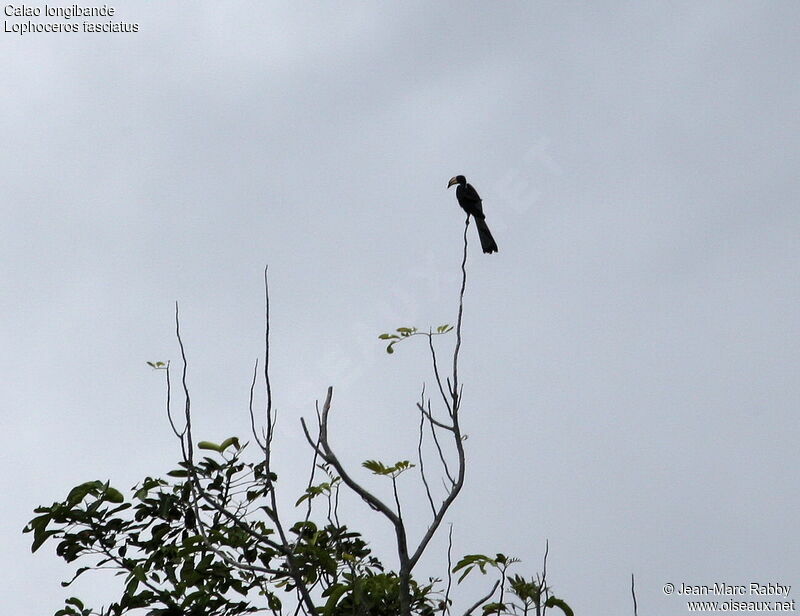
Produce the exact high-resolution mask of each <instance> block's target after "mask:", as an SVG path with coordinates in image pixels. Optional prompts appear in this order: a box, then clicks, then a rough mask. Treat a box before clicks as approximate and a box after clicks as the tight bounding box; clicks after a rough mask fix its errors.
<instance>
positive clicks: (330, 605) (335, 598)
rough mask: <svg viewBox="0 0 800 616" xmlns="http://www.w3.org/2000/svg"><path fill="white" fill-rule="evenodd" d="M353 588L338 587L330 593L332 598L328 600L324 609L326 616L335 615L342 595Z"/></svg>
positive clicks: (342, 585)
mask: <svg viewBox="0 0 800 616" xmlns="http://www.w3.org/2000/svg"><path fill="white" fill-rule="evenodd" d="M350 588H351V586H349V585H347V586H345V585H344V584H340V585H337V586H335V587H334V588H333V590H332V591H330V596H329V597H328V600H327V601H326V602H325V607H324V608H322V613H323V614H325V616H329V615H330V614H333V613H334V609H335V608H336V604H337V603H339V599H341V598H342V595H343V594H344V593H346V592H347V591H348V590H350Z"/></svg>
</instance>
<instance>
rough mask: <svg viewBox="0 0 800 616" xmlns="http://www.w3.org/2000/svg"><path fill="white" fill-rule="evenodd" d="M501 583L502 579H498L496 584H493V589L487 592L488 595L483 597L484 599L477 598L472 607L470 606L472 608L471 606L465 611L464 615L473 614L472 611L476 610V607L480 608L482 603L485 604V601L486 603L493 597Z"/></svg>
mask: <svg viewBox="0 0 800 616" xmlns="http://www.w3.org/2000/svg"><path fill="white" fill-rule="evenodd" d="M499 585H500V580H497V581H496V582H495V583H494V586H492V589H491V590H490V591H489V592H488V593H486V596H485V597H483V598H482V599H478V600H477V601H476V602H475V603H473V604H472V607H470V608H469V609H468V610H467V611H466V612H464V616H469V615H470V614H472V612H474V611H475V610H476V609H478V608H479V607H480V606H481V605H483V604H484V603H486V602H487V601H488V600H489V599H491V598H492V595H493V594H494V592H495V591H496V590H497V587H498V586H499Z"/></svg>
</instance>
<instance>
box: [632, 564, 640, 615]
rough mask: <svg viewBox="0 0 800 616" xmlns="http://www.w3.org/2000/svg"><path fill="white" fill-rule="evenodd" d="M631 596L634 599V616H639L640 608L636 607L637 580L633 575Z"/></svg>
mask: <svg viewBox="0 0 800 616" xmlns="http://www.w3.org/2000/svg"><path fill="white" fill-rule="evenodd" d="M631 596H632V597H633V616H639V608H638V606H637V605H636V580H635V579H634V577H633V573H631Z"/></svg>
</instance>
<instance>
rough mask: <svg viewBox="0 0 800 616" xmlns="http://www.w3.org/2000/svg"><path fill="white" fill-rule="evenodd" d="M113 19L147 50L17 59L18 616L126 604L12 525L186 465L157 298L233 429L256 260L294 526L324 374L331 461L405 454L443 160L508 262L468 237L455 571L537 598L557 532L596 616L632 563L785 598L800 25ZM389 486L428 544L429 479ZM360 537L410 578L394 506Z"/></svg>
mask: <svg viewBox="0 0 800 616" xmlns="http://www.w3.org/2000/svg"><path fill="white" fill-rule="evenodd" d="M120 19H121V20H124V21H127V22H137V23H138V24H139V28H140V32H139V33H137V34H116V35H114V34H96V35H89V34H71V35H58V34H35V35H33V34H31V35H27V36H18V35H14V34H7V33H3V34H2V38H0V46H1V48H2V56H3V58H4V61H3V62H2V63H0V82H2V84H3V87H2V94H0V111H1V112H2V113H0V129H1V130H2V142H3V147H2V149H0V157H2V159H1V164H0V186H2V208H3V216H2V225H3V233H2V236H3V238H2V242H0V257H1V258H2V264H1V265H0V267H2V273H1V274H0V276H1V277H0V284H2V287H1V288H0V302H1V303H0V308H1V309H2V323H1V324H0V336H2V348H3V353H2V355H0V361H1V362H2V364H0V367H2V374H3V386H2V387H3V393H2V402H0V404H1V405H2V422H3V423H2V425H3V432H4V445H3V447H2V460H3V462H4V472H3V473H2V479H1V480H0V481H1V482H2V484H1V487H2V492H3V494H4V497H3V508H2V513H0V515H2V527H3V529H4V532H3V533H2V535H1V536H0V537H1V538H0V542H2V544H1V545H2V551H1V554H2V563H0V564H1V565H2V568H3V570H4V571H5V574H4V575H3V577H2V581H0V595H1V596H2V597H3V599H2V603H3V604H4V607H5V613H8V614H32V615H33V614H49V613H52V612H54V611H55V610H56V609H58V608H59V607H61V605H62V603H61V602H62V600H63V598H64V597H66V596H69V595H70V594H75V593H78V594H80V595H81V596H84V597H89V598H91V597H93V596H94V597H98V598H99V600H103V599H107V598H108V597H109V596H110V594H109V592H108V590H107V589H104V588H103V585H104V584H105V585H108V584H109V583H110V582H103V581H98V580H96V579H95V580H94V581H92V580H86V581H85V582H84V584H83V586H79V588H78V589H76V590H74V591H73V592H70V591H71V590H73V589H62V588H60V587H59V584H58V582H59V581H60V580H61V579H65V578H67V577H69V571H70V569H68V568H67V567H66V566H64V565H63V564H62V563H61V562H60V561H59V560H58V559H57V558H56V556H55V555H54V554H53V551H52V548H53V546H52V545H49V544H48V545H47V546H46V547H45V548H43V549H42V550H41V551H40V552H39V553H37V554H36V555H34V556H31V555H30V547H29V546H30V536H29V535H26V536H22V535H21V534H20V530H21V528H22V526H23V525H24V524H25V522H26V521H27V520H28V519H30V517H32V509H33V508H34V507H35V506H36V505H38V504H49V503H51V502H53V501H54V500H56V499H61V498H63V497H64V496H65V495H66V492H67V490H68V489H69V488H70V487H71V486H73V485H75V484H77V483H79V482H82V481H86V480H89V479H95V478H100V479H107V478H110V479H111V480H112V481H113V483H114V485H116V486H117V487H119V488H127V487H129V486H131V485H133V484H134V483H135V482H136V481H138V480H139V479H141V478H143V477H144V476H146V475H148V474H159V473H163V472H165V471H166V470H168V469H169V468H171V466H170V465H171V464H172V463H174V462H175V461H176V459H177V456H178V449H177V443H176V442H175V441H174V438H171V433H170V431H169V429H168V424H167V422H166V419H165V417H164V412H163V400H164V389H163V380H162V375H161V374H159V373H154V372H152V371H151V370H149V369H148V368H147V366H146V364H145V362H146V361H148V360H164V361H166V360H173V361H176V360H177V359H178V357H179V356H178V351H177V348H176V344H175V339H174V331H173V330H174V327H173V309H174V304H173V302H174V301H176V300H177V301H179V302H180V306H181V313H182V329H183V335H184V341H185V343H186V346H187V353H188V356H189V361H190V372H189V384H190V387H191V388H192V393H193V400H194V410H195V413H196V415H195V417H196V423H197V427H196V433H197V436H198V438H209V439H212V440H221V439H222V438H224V437H226V436H229V435H232V434H239V435H243V436H244V435H246V434H247V429H248V423H247V417H246V405H247V392H248V386H249V381H250V376H251V371H252V362H253V361H254V359H255V358H256V357H257V356H259V355H260V354H261V353H262V352H263V350H262V348H261V345H262V335H263V333H262V332H263V312H262V311H263V299H262V297H263V288H262V279H261V276H262V269H263V267H264V265H265V264H269V268H270V288H271V297H272V329H273V339H272V342H273V348H272V362H273V367H274V370H273V390H274V393H275V402H276V404H277V406H278V409H279V413H280V424H279V435H278V438H279V441H280V443H279V445H278V448H279V450H278V452H277V453H276V455H277V462H278V464H279V469H278V470H279V472H281V477H282V479H284V483H283V487H282V489H283V491H284V492H283V494H284V499H285V501H286V503H287V504H290V503H291V502H293V501H294V499H295V498H296V496H297V494H298V492H299V491H300V490H301V489H302V482H303V481H304V480H305V479H304V478H305V477H306V475H307V473H308V465H309V456H308V450H307V449H306V448H305V445H304V442H303V441H302V439H301V437H300V431H299V421H298V418H299V417H300V416H301V415H306V416H309V415H310V414H311V413H312V411H313V404H314V400H315V399H317V398H319V397H322V396H324V393H325V389H326V387H327V386H328V385H333V386H334V387H335V391H336V393H335V403H334V409H335V414H334V416H333V425H332V427H331V430H332V433H333V434H332V436H333V439H334V442H335V443H336V444H337V445H338V448H339V450H340V451H341V454H342V457H343V458H344V459H345V460H346V461H347V462H348V463H350V464H351V465H353V466H356V465H358V463H359V462H360V461H361V460H364V459H367V458H380V459H383V460H385V461H387V462H389V461H392V460H396V459H402V458H410V457H413V455H414V452H415V429H416V421H417V420H416V416H415V411H414V402H415V400H416V399H417V397H418V395H419V389H420V387H421V384H422V382H423V381H424V380H426V379H427V380H429V379H430V375H429V372H428V363H427V358H426V355H425V353H424V347H423V345H413V344H409V345H407V346H404V347H403V348H401V349H400V350H399V351H398V353H396V354H395V355H394V356H388V355H387V354H386V353H385V352H384V350H383V346H382V345H381V344H380V343H379V342H378V341H377V340H376V338H375V337H376V335H377V334H379V333H381V332H383V331H387V330H389V329H392V328H394V327H398V326H401V325H416V326H419V327H423V328H426V327H428V326H429V325H434V326H435V325H439V324H441V323H447V322H453V320H454V317H455V309H456V299H457V290H458V283H459V280H458V264H459V258H460V252H459V251H460V239H461V235H460V234H461V231H462V229H463V226H462V225H463V216H462V214H461V212H460V210H459V209H458V207H457V205H456V202H455V196H454V194H453V191H452V190H451V191H450V192H448V191H446V190H445V186H446V184H447V180H448V178H450V176H452V175H455V174H457V173H463V174H465V175H466V176H467V177H468V178H469V179H470V181H472V182H473V183H474V184H475V186H476V187H477V189H478V190H479V192H480V193H481V195H482V196H483V198H484V207H485V211H486V212H487V214H488V221H489V224H490V226H491V227H492V230H493V232H494V234H495V237H496V238H497V241H498V244H499V245H500V252H499V253H498V254H497V255H492V256H484V255H482V254H480V252H479V250H478V249H477V242H475V237H474V236H471V240H472V244H471V245H470V255H469V268H470V269H469V276H470V279H469V286H468V290H467V297H466V307H465V320H464V327H465V340H464V345H463V354H462V375H463V378H464V380H465V392H464V394H465V400H464V407H463V411H462V412H463V424H464V428H465V430H466V432H468V433H469V436H470V438H469V440H468V441H467V447H468V457H469V469H468V480H467V484H466V486H465V490H464V492H463V495H462V497H461V498H460V499H459V501H457V504H456V507H455V508H454V510H453V512H452V516H451V518H450V520H451V521H452V522H453V523H454V537H455V549H454V551H455V553H456V555H458V554H464V553H471V552H472V553H474V552H483V553H488V554H493V553H495V552H497V551H503V552H505V553H508V554H512V555H515V556H518V557H520V558H522V559H523V560H524V563H523V564H522V565H521V566H520V567H519V568H518V571H519V572H520V573H526V574H531V573H533V572H534V571H535V570H536V569H537V567H538V565H539V563H540V560H541V554H542V552H543V549H544V544H545V541H546V540H547V539H549V541H550V560H549V567H548V574H549V579H550V581H551V582H552V585H553V586H554V587H555V589H556V592H557V593H558V594H559V595H560V596H562V597H564V598H565V599H566V600H567V601H568V602H569V603H570V604H571V605H572V606H573V607H574V608H575V611H576V613H579V614H610V613H632V605H631V601H630V591H629V584H630V574H631V573H632V572H635V573H636V575H637V595H638V600H639V613H640V614H667V613H671V614H681V613H685V611H686V607H685V605H684V601H683V600H681V599H680V598H678V597H665V596H664V595H663V593H662V592H661V588H662V586H663V585H664V584H665V583H666V582H673V583H676V584H679V583H680V582H686V583H690V584H709V583H710V584H713V583H714V582H716V581H724V582H727V583H731V584H749V583H750V582H751V581H756V582H765V583H766V582H778V581H779V582H782V583H784V584H792V585H793V586H795V587H798V588H800V547H799V546H798V542H797V537H796V532H797V511H798V510H799V509H800V495H799V494H798V480H797V463H798V458H799V456H798V450H797V445H798V437H799V436H800V420H799V419H798V406H799V404H798V403H799V402H800V379H798V366H799V365H800V361H798V360H800V357H798V348H800V344H799V343H800V329H799V327H798V326H799V325H800V318H798V300H800V280H799V279H798V261H800V243H799V242H798V238H800V211H799V210H798V197H800V190H799V189H798V181H797V170H798V167H799V166H800V156H799V154H800V147H798V128H800V69H799V68H798V67H800V39H799V38H798V36H797V27H798V19H800V7H798V5H797V4H796V3H794V2H777V1H776V2H735V3H734V2H703V3H697V2H670V3H651V2H640V3H616V2H605V3H593V4H587V3H583V4H579V3H555V2H541V3H539V2H537V3H532V2H504V3H489V2H485V3H476V2H468V3H463V2H461V3H456V2H441V3H430V2H416V1H412V2H402V3H400V2H395V3H366V2H357V3H355V2H354V3H349V4H346V5H344V4H338V5H336V6H334V5H319V4H311V3H303V4H300V3H289V2H275V3H260V2H259V3H256V2H252V3H245V2H230V3H218V2H184V1H175V0H173V1H168V2H128V3H125V5H124V6H117V15H116V16H115V20H120ZM12 21H13V20H12ZM471 231H474V229H471ZM429 382H430V381H429ZM404 490H405V498H406V501H407V502H408V506H409V512H411V513H413V514H416V516H417V519H418V520H419V523H418V525H417V526H416V528H420V525H421V524H422V523H423V522H424V520H425V519H426V518H425V515H426V512H425V506H424V498H423V492H422V491H421V489H420V486H419V483H418V480H417V479H416V477H415V476H414V475H408V477H407V478H406V481H405V484H404ZM412 503H417V504H416V505H414V504H412ZM287 510H288V507H287ZM411 513H410V515H411ZM343 515H345V516H349V520H350V523H351V525H353V526H356V527H358V528H361V529H363V530H364V531H365V532H367V533H368V534H369V536H370V538H371V539H372V541H373V543H374V545H375V548H376V549H377V550H378V551H379V552H380V553H382V554H385V555H387V558H388V559H389V562H391V563H393V562H394V561H393V560H392V559H391V551H390V549H389V548H390V546H391V535H390V533H389V531H388V529H387V528H386V526H385V525H384V524H383V521H382V520H381V519H379V518H378V516H376V515H375V514H374V513H372V512H371V511H370V510H369V509H367V508H366V507H365V506H363V503H360V502H358V501H346V502H345V503H344V504H343ZM444 556H445V552H444V547H443V544H442V543H441V542H439V543H437V544H435V545H433V546H432V548H431V553H430V555H429V557H428V559H427V560H426V561H425V562H423V567H422V569H421V570H420V574H422V575H442V574H443V573H444V570H443V567H442V566H441V563H442V562H443V561H444ZM476 582H477V583H476V584H474V585H472V586H469V587H466V588H463V589H460V590H459V591H458V593H457V595H456V597H457V606H461V607H462V609H463V607H465V606H466V605H467V604H469V603H472V602H473V601H474V600H475V599H476V598H477V597H478V595H479V594H481V593H482V592H483V591H484V590H485V588H487V587H488V586H489V585H490V583H489V581H488V580H487V581H485V582H481V581H478V580H476ZM798 592H800V590H793V591H792V594H791V596H790V599H791V598H795V599H796V598H797V597H798V594H797V593H798Z"/></svg>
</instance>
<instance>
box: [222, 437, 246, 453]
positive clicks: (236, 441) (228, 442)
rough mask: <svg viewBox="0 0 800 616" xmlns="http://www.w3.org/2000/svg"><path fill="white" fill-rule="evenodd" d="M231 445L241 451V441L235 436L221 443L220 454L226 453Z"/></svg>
mask: <svg viewBox="0 0 800 616" xmlns="http://www.w3.org/2000/svg"><path fill="white" fill-rule="evenodd" d="M231 445H233V446H234V447H236V449H241V446H240V445H239V439H238V438H236V437H235V436H232V437H230V438H226V439H225V440H224V441H222V442H221V443H220V445H219V450H220V452H222V451H225V450H226V449H227V448H228V447H230V446H231Z"/></svg>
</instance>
